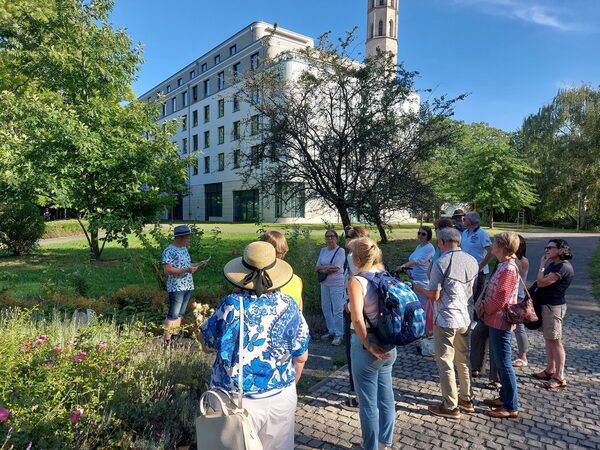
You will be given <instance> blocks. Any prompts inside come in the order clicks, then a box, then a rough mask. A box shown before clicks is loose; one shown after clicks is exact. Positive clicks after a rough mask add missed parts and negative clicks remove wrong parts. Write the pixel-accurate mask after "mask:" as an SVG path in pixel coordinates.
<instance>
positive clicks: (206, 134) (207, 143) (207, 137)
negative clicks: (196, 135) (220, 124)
mask: <svg viewBox="0 0 600 450" xmlns="http://www.w3.org/2000/svg"><path fill="white" fill-rule="evenodd" d="M208 147H210V131H205V132H204V148H208Z"/></svg>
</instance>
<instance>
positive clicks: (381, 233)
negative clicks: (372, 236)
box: [375, 217, 388, 244]
mask: <svg viewBox="0 0 600 450" xmlns="http://www.w3.org/2000/svg"><path fill="white" fill-rule="evenodd" d="M375 225H376V226H377V231H379V237H380V238H381V243H382V244H387V243H388V237H387V233H386V232H385V227H384V226H383V222H382V221H381V219H380V218H379V217H378V218H376V219H375Z"/></svg>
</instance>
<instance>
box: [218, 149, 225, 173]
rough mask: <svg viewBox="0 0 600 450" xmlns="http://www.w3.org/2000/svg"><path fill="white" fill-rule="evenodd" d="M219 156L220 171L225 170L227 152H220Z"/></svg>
mask: <svg viewBox="0 0 600 450" xmlns="http://www.w3.org/2000/svg"><path fill="white" fill-rule="evenodd" d="M217 157H218V158H219V172H223V171H224V170H225V153H219V154H218V155H217Z"/></svg>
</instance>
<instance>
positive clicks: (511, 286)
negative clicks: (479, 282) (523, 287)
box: [483, 268, 518, 314]
mask: <svg viewBox="0 0 600 450" xmlns="http://www.w3.org/2000/svg"><path fill="white" fill-rule="evenodd" d="M517 281H518V277H517V274H516V273H515V272H514V271H512V270H511V269H510V268H507V269H505V270H503V271H502V272H500V273H499V274H498V283H497V285H496V290H495V291H493V292H490V296H489V301H486V302H485V303H484V304H483V308H484V311H485V313H486V314H494V313H495V312H497V311H498V310H501V309H504V307H506V305H507V304H508V301H509V300H510V296H511V295H512V294H513V292H514V291H515V289H516V287H517ZM487 298H488V297H486V299H487Z"/></svg>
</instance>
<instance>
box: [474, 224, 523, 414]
mask: <svg viewBox="0 0 600 450" xmlns="http://www.w3.org/2000/svg"><path fill="white" fill-rule="evenodd" d="M518 249H519V237H518V236H517V234H516V233H512V232H504V233H500V234H497V235H496V236H495V237H494V244H493V245H492V253H493V255H494V256H495V257H496V258H497V259H498V264H497V266H496V270H495V271H494V273H493V274H492V276H491V278H490V282H489V285H488V287H487V289H486V292H485V297H484V299H483V300H482V301H479V302H478V303H477V304H476V305H475V307H476V309H477V313H478V315H479V317H483V320H484V322H485V324H486V325H487V326H488V327H489V337H490V356H491V358H492V359H493V361H494V362H495V364H496V367H497V369H498V377H499V379H500V383H501V384H502V387H501V388H500V397H499V398H492V399H486V400H484V403H485V404H486V405H488V406H490V407H491V408H493V409H492V410H490V411H488V413H487V414H488V415H489V416H491V417H495V418H499V419H515V418H517V417H518V415H519V399H518V392H517V379H516V377H515V371H514V369H513V366H512V360H511V359H512V358H511V348H510V340H511V338H512V331H513V330H514V329H515V326H514V325H511V324H510V323H508V321H507V320H506V314H505V310H506V308H507V306H508V305H514V304H516V303H517V296H518V293H519V275H518V273H519V268H518V267H517V265H516V264H515V259H516V255H515V252H516V251H517V250H518Z"/></svg>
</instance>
